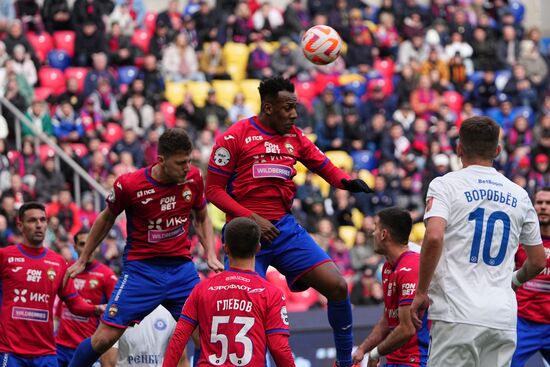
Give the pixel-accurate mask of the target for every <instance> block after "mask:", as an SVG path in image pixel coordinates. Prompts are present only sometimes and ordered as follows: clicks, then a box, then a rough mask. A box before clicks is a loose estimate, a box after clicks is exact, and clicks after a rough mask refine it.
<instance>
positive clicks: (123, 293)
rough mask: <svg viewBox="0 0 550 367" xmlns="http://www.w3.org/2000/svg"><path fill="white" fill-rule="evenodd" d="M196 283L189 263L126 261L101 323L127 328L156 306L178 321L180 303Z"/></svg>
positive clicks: (193, 267)
mask: <svg viewBox="0 0 550 367" xmlns="http://www.w3.org/2000/svg"><path fill="white" fill-rule="evenodd" d="M198 282H199V276H198V274H197V271H196V270H195V264H193V262H192V261H191V260H182V259H147V260H133V261H127V262H126V264H125V265H124V270H123V272H122V274H121V275H120V279H119V281H118V283H117V285H116V287H115V289H114V290H113V294H112V295H111V299H110V300H109V303H108V304H107V309H106V310H105V313H104V314H103V316H102V317H101V321H102V322H103V323H104V324H106V325H110V326H114V327H118V328H126V327H128V326H130V325H133V324H136V323H138V322H140V321H141V320H142V319H143V318H144V317H145V316H147V315H148V314H149V313H151V312H152V311H153V310H154V309H155V308H156V307H157V306H158V305H163V306H164V307H166V309H167V310H168V311H170V313H171V314H172V316H173V317H174V319H175V320H178V319H179V316H180V313H181V309H182V307H183V304H184V303H185V301H186V300H187V297H189V294H190V293H191V291H192V290H193V288H194V287H195V285H196V284H197V283H198Z"/></svg>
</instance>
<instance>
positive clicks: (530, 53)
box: [518, 40, 548, 90]
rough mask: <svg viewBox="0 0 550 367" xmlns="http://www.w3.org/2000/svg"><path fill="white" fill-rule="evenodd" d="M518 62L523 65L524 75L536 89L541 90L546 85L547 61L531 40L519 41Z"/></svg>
mask: <svg viewBox="0 0 550 367" xmlns="http://www.w3.org/2000/svg"><path fill="white" fill-rule="evenodd" d="M518 63H519V64H520V65H521V66H523V68H524V69H525V76H526V77H527V79H529V81H531V83H532V84H533V86H534V87H535V88H536V89H539V90H542V89H544V87H546V86H547V77H548V63H547V62H546V60H545V59H544V57H543V56H542V55H541V54H540V51H539V49H538V47H537V46H536V44H535V43H534V42H533V41H530V40H524V41H522V42H521V44H520V53H519V59H518Z"/></svg>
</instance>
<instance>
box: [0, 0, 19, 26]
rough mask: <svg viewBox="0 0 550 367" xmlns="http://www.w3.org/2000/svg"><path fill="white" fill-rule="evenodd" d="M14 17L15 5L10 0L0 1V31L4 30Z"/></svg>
mask: <svg viewBox="0 0 550 367" xmlns="http://www.w3.org/2000/svg"><path fill="white" fill-rule="evenodd" d="M14 19H15V7H14V6H13V1H12V0H2V1H0V32H5V31H6V30H7V29H8V25H9V23H10V22H12V21H13V20H14Z"/></svg>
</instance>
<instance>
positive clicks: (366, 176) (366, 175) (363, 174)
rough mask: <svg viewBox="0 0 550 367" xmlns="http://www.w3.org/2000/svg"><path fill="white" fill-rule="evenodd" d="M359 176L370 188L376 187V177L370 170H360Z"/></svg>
mask: <svg viewBox="0 0 550 367" xmlns="http://www.w3.org/2000/svg"><path fill="white" fill-rule="evenodd" d="M357 176H358V177H359V178H360V179H361V180H363V181H365V182H366V183H367V185H369V187H370V188H373V187H374V175H373V174H372V173H370V172H369V170H366V169H362V170H359V172H358V173H357Z"/></svg>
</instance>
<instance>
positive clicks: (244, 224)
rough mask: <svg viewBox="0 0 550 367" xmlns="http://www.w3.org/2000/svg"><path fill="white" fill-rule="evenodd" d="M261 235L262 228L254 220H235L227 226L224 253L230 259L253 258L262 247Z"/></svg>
mask: <svg viewBox="0 0 550 367" xmlns="http://www.w3.org/2000/svg"><path fill="white" fill-rule="evenodd" d="M260 235H261V231H260V227H259V226H258V224H256V222H254V221H253V220H252V219H248V218H244V217H239V218H235V219H233V220H231V222H229V223H228V224H227V225H226V226H225V229H224V234H223V236H224V241H225V245H224V251H225V252H226V253H227V255H228V256H229V258H230V259H231V258H236V259H250V258H253V257H254V255H256V252H257V251H258V249H259V246H260Z"/></svg>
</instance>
